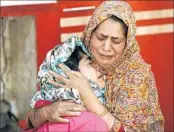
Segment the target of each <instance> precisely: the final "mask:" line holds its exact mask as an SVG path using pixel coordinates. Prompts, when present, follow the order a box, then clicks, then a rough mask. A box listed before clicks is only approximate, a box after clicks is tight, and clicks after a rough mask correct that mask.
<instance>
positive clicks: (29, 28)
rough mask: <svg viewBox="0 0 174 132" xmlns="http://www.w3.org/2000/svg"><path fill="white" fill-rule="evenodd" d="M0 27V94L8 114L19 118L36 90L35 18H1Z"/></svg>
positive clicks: (23, 116)
mask: <svg viewBox="0 0 174 132" xmlns="http://www.w3.org/2000/svg"><path fill="white" fill-rule="evenodd" d="M0 24H1V26H0V27H1V33H0V37H1V48H0V49H1V69H0V70H1V77H2V79H1V80H0V81H1V82H0V83H1V87H0V88H1V89H0V91H1V93H0V94H1V95H3V96H1V97H2V98H3V97H4V98H5V99H6V100H7V101H9V102H10V103H11V105H12V112H13V113H14V114H15V115H16V116H17V117H18V118H19V119H23V118H25V117H26V113H27V111H28V108H29V101H30V98H31V97H32V95H33V94H34V93H35V91H36V89H37V88H36V70H37V69H36V36H35V18H34V17H32V16H25V17H3V18H0ZM2 98H1V99H2Z"/></svg>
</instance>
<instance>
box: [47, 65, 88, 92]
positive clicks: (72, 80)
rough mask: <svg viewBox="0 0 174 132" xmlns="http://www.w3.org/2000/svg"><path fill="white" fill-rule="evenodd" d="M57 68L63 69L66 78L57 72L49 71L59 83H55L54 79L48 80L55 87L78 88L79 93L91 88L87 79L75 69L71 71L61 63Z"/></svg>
mask: <svg viewBox="0 0 174 132" xmlns="http://www.w3.org/2000/svg"><path fill="white" fill-rule="evenodd" d="M59 68H61V69H62V70H63V72H64V73H65V75H66V76H67V77H68V78H65V77H63V76H60V75H59V74H57V73H55V72H52V71H49V73H50V74H51V75H52V76H54V77H55V78H56V79H57V80H59V81H60V82H62V83H61V84H60V83H56V82H54V81H50V83H51V84H52V85H54V86H55V87H63V88H75V89H78V91H79V93H80V94H81V93H82V92H84V91H85V92H86V91H87V90H89V89H90V90H91V86H90V84H89V82H88V80H87V79H86V78H85V77H84V76H83V75H82V74H81V73H80V72H76V71H71V70H69V69H68V68H67V67H65V66H64V65H63V64H59Z"/></svg>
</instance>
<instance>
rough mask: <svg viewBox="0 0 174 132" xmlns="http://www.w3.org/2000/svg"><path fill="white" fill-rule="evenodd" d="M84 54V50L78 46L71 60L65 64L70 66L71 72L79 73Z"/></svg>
mask: <svg viewBox="0 0 174 132" xmlns="http://www.w3.org/2000/svg"><path fill="white" fill-rule="evenodd" d="M83 54H84V52H83V50H82V48H81V47H78V46H77V47H76V48H75V50H74V52H73V53H72V54H71V56H70V57H69V59H68V60H67V61H66V62H64V64H65V65H66V66H68V67H69V68H70V69H71V70H74V71H78V66H79V61H80V59H81V58H82V55H83Z"/></svg>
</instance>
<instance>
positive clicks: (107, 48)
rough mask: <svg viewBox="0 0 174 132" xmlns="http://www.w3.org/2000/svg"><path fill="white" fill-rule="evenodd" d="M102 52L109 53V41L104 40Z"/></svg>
mask: <svg viewBox="0 0 174 132" xmlns="http://www.w3.org/2000/svg"><path fill="white" fill-rule="evenodd" d="M103 50H104V51H107V52H108V51H111V42H110V40H106V41H105V42H104V45H103Z"/></svg>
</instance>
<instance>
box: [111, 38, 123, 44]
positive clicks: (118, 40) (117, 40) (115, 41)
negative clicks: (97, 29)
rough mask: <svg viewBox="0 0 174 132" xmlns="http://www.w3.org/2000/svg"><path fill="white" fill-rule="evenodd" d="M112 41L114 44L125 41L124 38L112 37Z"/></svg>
mask: <svg viewBox="0 0 174 132" xmlns="http://www.w3.org/2000/svg"><path fill="white" fill-rule="evenodd" d="M112 42H113V43H114V44H120V43H122V42H123V40H122V39H112Z"/></svg>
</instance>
